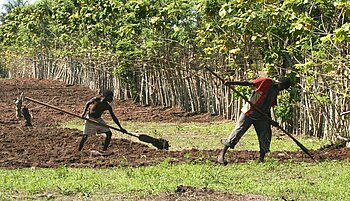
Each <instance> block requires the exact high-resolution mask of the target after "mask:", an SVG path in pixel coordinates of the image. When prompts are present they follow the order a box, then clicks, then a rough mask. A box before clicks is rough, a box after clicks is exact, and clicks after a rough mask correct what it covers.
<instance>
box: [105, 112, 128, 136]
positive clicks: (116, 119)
mask: <svg viewBox="0 0 350 201" xmlns="http://www.w3.org/2000/svg"><path fill="white" fill-rule="evenodd" d="M108 111H109V113H110V114H111V116H112V119H113V121H114V123H116V124H117V125H118V126H119V128H120V130H122V132H123V133H127V132H128V131H127V130H125V129H124V128H123V127H122V126H121V125H120V122H119V120H118V118H117V116H115V114H114V112H113V110H112V107H111V106H110V107H108Z"/></svg>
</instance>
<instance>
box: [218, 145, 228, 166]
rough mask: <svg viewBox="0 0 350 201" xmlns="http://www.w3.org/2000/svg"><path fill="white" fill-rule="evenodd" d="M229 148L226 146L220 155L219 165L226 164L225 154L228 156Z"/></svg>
mask: <svg viewBox="0 0 350 201" xmlns="http://www.w3.org/2000/svg"><path fill="white" fill-rule="evenodd" d="M228 148H229V147H228V146H226V145H225V146H224V148H223V149H222V150H221V152H220V153H219V155H218V160H217V162H218V163H220V164H224V163H225V154H226V152H227V150H228Z"/></svg>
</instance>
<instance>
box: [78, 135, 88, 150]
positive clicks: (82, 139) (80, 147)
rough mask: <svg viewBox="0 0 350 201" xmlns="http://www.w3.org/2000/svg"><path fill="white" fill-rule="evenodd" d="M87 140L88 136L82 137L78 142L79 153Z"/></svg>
mask: <svg viewBox="0 0 350 201" xmlns="http://www.w3.org/2000/svg"><path fill="white" fill-rule="evenodd" d="M87 138H88V135H83V137H82V138H81V140H80V144H79V149H78V150H79V151H81V150H82V149H83V146H84V143H85V142H86V140H87Z"/></svg>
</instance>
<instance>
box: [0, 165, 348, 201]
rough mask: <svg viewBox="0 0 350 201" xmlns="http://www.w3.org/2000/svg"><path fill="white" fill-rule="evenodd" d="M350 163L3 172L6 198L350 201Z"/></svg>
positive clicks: (1, 179) (0, 172) (0, 180)
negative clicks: (188, 196)
mask: <svg viewBox="0 0 350 201" xmlns="http://www.w3.org/2000/svg"><path fill="white" fill-rule="evenodd" d="M349 169H350V163H349V161H328V162H322V163H317V164H309V163H279V162H276V161H268V162H267V163H264V164H259V163H255V162H251V163H245V164H231V165H228V166H217V165H214V164H212V163H209V162H208V163H203V164H182V165H170V164H168V163H167V162H166V161H165V162H164V163H162V164H160V165H157V166H151V167H138V168H125V167H124V168H111V169H88V168H87V169H74V168H66V167H59V168H54V169H52V168H51V169H18V170H0V189H2V190H1V191H0V199H1V200H3V199H5V198H9V197H11V196H16V197H21V198H22V199H25V198H31V199H38V198H40V197H41V199H49V198H58V199H62V198H64V197H70V198H73V197H74V199H75V200H77V199H84V198H89V199H92V200H107V199H112V198H114V199H115V198H120V199H121V198H124V199H130V198H135V197H138V196H145V195H155V194H159V193H162V192H174V191H175V189H176V186H179V185H189V186H194V187H198V188H204V187H207V188H211V189H214V190H216V191H222V192H230V193H237V194H245V193H252V194H259V195H264V196H268V197H271V198H272V199H276V200H277V199H281V198H282V197H284V198H286V199H288V200H329V201H331V200H349V199H350V190H349V181H350V172H349V171H348V170H349Z"/></svg>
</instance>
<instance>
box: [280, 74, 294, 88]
mask: <svg viewBox="0 0 350 201" xmlns="http://www.w3.org/2000/svg"><path fill="white" fill-rule="evenodd" d="M278 82H279V83H280V84H281V86H282V88H283V89H288V88H289V87H290V86H291V85H292V80H291V79H290V78H289V77H283V76H280V77H279V78H278Z"/></svg>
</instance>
